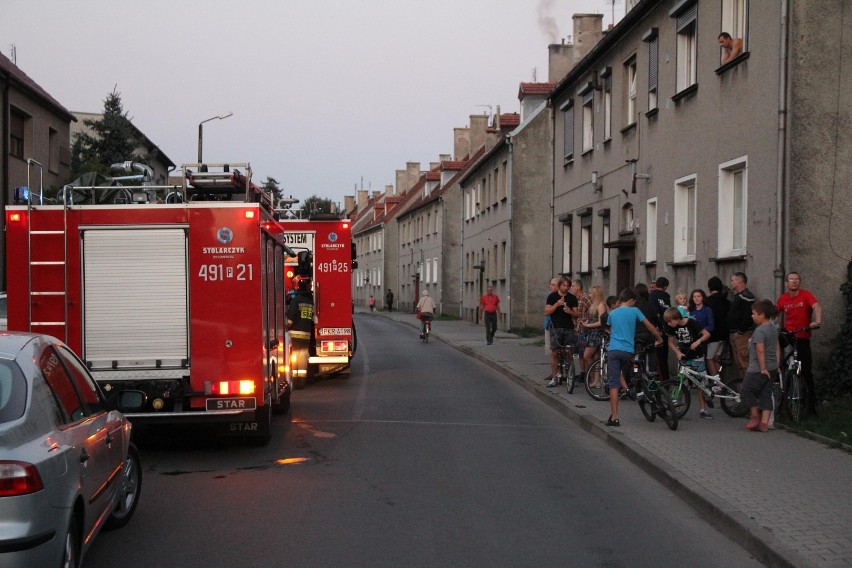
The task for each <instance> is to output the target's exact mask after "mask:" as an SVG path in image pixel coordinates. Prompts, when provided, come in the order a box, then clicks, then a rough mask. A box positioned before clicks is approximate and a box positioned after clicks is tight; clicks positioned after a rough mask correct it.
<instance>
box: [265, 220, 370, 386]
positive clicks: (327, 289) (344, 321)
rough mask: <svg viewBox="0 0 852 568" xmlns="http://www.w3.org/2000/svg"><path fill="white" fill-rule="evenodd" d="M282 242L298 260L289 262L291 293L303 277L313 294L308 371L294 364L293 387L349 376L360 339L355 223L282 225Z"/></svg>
mask: <svg viewBox="0 0 852 568" xmlns="http://www.w3.org/2000/svg"><path fill="white" fill-rule="evenodd" d="M279 227H280V228H281V231H282V232H281V233H280V234H279V235H277V236H278V239H279V241H280V242H282V243H284V244H286V245H287V246H288V247H289V248H290V249H291V250H292V252H293V253H295V254H294V255H292V254H291V255H289V256H287V258H285V261H284V264H285V271H286V276H287V278H286V279H285V286H287V289H288V292H289V291H290V290H292V289H293V286H294V285H295V282H296V281H298V279H300V278H309V279H311V282H312V289H313V294H314V314H315V325H314V332H313V337H312V338H311V350H310V357H309V359H308V363H309V365H308V368H307V369H302V368H298V365H296V364H295V358H291V359H290V366H291V369H292V375H293V383H294V386H295V387H296V388H301V387H302V386H304V384H305V382H306V381H307V380H308V379H310V378H315V377H319V376H323V375H330V374H338V375H344V376H345V375H348V374H349V372H350V362H351V360H352V357H353V356H354V354H355V348H356V345H357V343H356V342H357V339H356V335H355V325H354V322H353V319H352V269H353V268H356V266H353V262H354V258H355V253H354V249H353V244H352V230H351V223H350V221H349V220H348V219H341V218H339V217H338V216H337V215H334V214H323V215H315V216H313V217H311V218H310V219H306V220H300V219H288V220H282V221H280V222H279Z"/></svg>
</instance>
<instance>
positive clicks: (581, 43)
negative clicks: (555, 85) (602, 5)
mask: <svg viewBox="0 0 852 568" xmlns="http://www.w3.org/2000/svg"><path fill="white" fill-rule="evenodd" d="M603 35H604V34H603V14H574V63H576V62H578V61H580V60H581V59H583V58H584V57H585V56H586V55H588V54H589V52H590V51H591V50H592V48H593V47H595V46H596V45H597V44H598V42H599V41H600V40H601V38H602V37H603ZM572 66H573V65H572ZM560 78H561V77H560Z"/></svg>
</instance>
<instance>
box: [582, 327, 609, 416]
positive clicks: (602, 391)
mask: <svg viewBox="0 0 852 568" xmlns="http://www.w3.org/2000/svg"><path fill="white" fill-rule="evenodd" d="M608 344H609V340H608V338H607V337H604V338H603V339H602V340H601V345H600V348H599V349H598V357H597V359H596V360H595V361H594V362H593V363H592V364H591V365H589V368H588V369H587V370H586V392H587V393H588V394H589V396H590V397H592V398H593V399H595V400H609V378H608V377H609V375H608V374H607V356H606V354H607V345H608ZM595 384H596V385H597V386H593V385H595Z"/></svg>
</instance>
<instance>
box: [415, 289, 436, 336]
mask: <svg viewBox="0 0 852 568" xmlns="http://www.w3.org/2000/svg"><path fill="white" fill-rule="evenodd" d="M417 311H418V312H420V339H423V334H425V333H426V322H427V321H429V322H431V321H432V316H434V315H435V300H433V299H432V298H430V297H429V290H423V294H421V296H420V301H419V302H417Z"/></svg>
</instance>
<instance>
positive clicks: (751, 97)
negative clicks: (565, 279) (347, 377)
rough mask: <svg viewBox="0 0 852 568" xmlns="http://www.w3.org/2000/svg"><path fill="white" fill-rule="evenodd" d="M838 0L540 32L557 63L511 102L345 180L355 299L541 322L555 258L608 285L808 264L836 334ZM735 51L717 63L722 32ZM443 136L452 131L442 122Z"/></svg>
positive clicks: (847, 164) (792, 0) (840, 230)
mask: <svg viewBox="0 0 852 568" xmlns="http://www.w3.org/2000/svg"><path fill="white" fill-rule="evenodd" d="M845 4H846V3H845V2H844V0H821V1H819V2H810V1H806V0H639V1H633V2H631V1H628V2H627V12H626V14H625V16H624V18H623V19H622V20H621V21H619V22H618V24H617V25H615V26H614V27H612V28H610V29H609V30H607V31H603V30H602V17H601V16H600V15H585V14H579V15H575V16H574V18H573V23H574V34H573V42H572V43H570V44H565V43H563V44H557V45H551V46H549V72H548V75H549V76H548V79H549V82H546V83H521V84H520V89H519V99H520V105H519V106H520V109H519V110H520V112H518V113H510V114H506V113H502V114H501V112H500V110H499V109H498V112H497V113H496V114H495V115H494V116H493V117H488V116H478V115H474V116H471V117H470V124H469V125H468V126H465V127H462V128H456V129H455V130H454V133H453V138H452V140H453V153H452V154H451V155H442V154H437V159H436V161H435V162H433V163H429V164H428V166H427V167H422V166H421V164H420V163H418V162H412V163H408V164H406V166H405V168H404V169H400V170H398V171H397V172H396V178H395V181H396V183H395V185H393V186H387V187H385V189H384V191H383V192H372V193H368V192H366V191H359V192H357V195H356V196H352V197H349V198H347V200H348V204H347V209H348V210H351V211H352V214H351V217H352V218H353V227H354V231H353V238H354V239H355V242H356V245H357V251H358V263H359V266H358V269H357V270H355V272H354V278H353V287H354V298H355V301H356V303H357V304H359V305H367V302H368V298H369V296H370V295H373V296H374V297H375V298H376V303H377V305H378V306H383V305H384V304H385V297H386V295H387V292H388V291H391V292H393V294H394V298H395V300H394V302H395V308H397V307H398V309H402V310H409V311H410V310H413V306H414V303H415V302H416V300H417V298H418V296H419V295H420V293H421V291H422V290H428V291H429V292H430V294H431V296H432V297H433V298H434V299H435V300H436V301H437V303H438V305H439V309H440V311H441V313H443V314H446V315H451V316H455V317H460V318H464V319H465V320H469V321H474V322H478V321H480V320H481V314H480V313H479V309H478V304H479V297H480V295H481V294H482V293H483V292H484V290H485V287H486V286H487V285H491V286H493V287H494V290H495V293H497V294H498V295H499V296H500V297H501V299H502V302H501V305H502V311H503V313H502V315H501V318H500V321H499V326H500V328H501V329H515V330H517V329H521V328H524V327H540V326H541V325H542V320H543V305H544V298H545V295H546V293H547V291H548V288H547V283H548V281H549V279H550V278H551V277H553V276H554V275H559V274H565V275H568V276H569V277H571V278H573V279H581V280H582V281H583V283H584V284H585V286H586V288H588V287H589V286H590V285H592V284H599V285H601V286H602V287H603V289H604V292H605V293H607V294H615V293H617V291H618V290H620V289H622V288H624V287H626V286H632V285H634V284H635V283H637V282H649V281H651V280H654V279H656V278H657V277H659V276H666V277H667V278H668V279H669V281H670V282H671V283H672V288H671V289H670V292H671V291H673V290H675V289H683V290H686V291H690V290H692V289H693V288H705V289H706V284H707V280H708V278H709V277H711V276H714V275H718V276H719V277H720V278H722V281H723V282H727V281H728V280H729V279H730V276H731V275H732V274H733V273H734V272H739V271H742V272H745V273H746V274H747V275H748V285H749V288H750V289H751V290H752V291H753V292H754V293H755V295H756V296H757V297H758V298H761V297H766V298H770V299H775V298H777V296H778V294H779V293H781V292H782V291H783V290H784V287H783V282H784V276H785V273H786V272H788V271H792V270H795V271H798V272H800V273H801V274H802V276H803V285H804V287H805V288H808V289H809V290H811V291H812V292H814V293H815V294H816V295H817V297H818V298H819V300H820V301H821V303H822V305H823V307H824V311H825V318H824V320H825V325H824V328H823V329H824V331H823V332H820V333H819V334H818V336H815V339H814V344H815V349H816V351H817V353H820V352H821V353H823V354H824V353H825V352H826V350H827V348H828V345H829V343H830V341H831V339H832V338H833V336H834V335H835V334H836V333H837V331H838V330H839V329H840V325H841V322H842V321H843V319H844V317H845V307H844V304H843V298H842V296H841V294H840V292H839V287H840V285H841V284H842V283H843V282H844V281H845V280H846V278H847V265H848V264H849V262H850V259H851V258H852V230H850V229H852V221H851V220H850V219H852V199H850V197H852V196H850V192H849V190H848V180H849V177H850V176H849V175H847V174H849V173H850V172H849V169H850V168H852V145H850V144H849V142H848V140H847V138H848V137H849V135H850V133H852V130H850V128H849V122H850V110H852V105H851V104H850V98H849V96H848V93H850V92H852V34H844V33H843V32H844V30H845V29H850V26H852V7H850V6H847V5H845ZM722 32H727V33H729V34H730V35H731V36H732V38H733V39H734V40H735V43H736V44H737V46H739V45H741V46H742V48H741V50H738V51H740V53H738V54H736V55H735V57H733V58H732V59H731V60H730V61H727V62H724V63H722V61H723V56H724V55H725V54H724V53H722V50H721V49H720V46H719V43H718V38H719V35H720V34H721V33H722ZM448 138H449V136H448Z"/></svg>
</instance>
